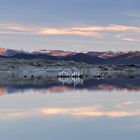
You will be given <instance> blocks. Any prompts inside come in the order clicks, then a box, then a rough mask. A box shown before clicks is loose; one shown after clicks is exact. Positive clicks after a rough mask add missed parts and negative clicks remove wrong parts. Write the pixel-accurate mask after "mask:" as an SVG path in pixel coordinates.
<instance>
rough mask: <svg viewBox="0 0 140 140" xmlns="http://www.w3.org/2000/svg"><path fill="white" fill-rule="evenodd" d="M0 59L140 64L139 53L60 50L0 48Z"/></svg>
mask: <svg viewBox="0 0 140 140" xmlns="http://www.w3.org/2000/svg"><path fill="white" fill-rule="evenodd" d="M0 56H1V57H12V58H13V57H14V58H26V59H33V58H35V59H38V58H39V59H49V60H64V61H77V62H85V63H89V64H140V51H128V52H126V51H125V52H122V51H117V52H112V51H105V52H96V51H95V52H93V51H92V52H84V53H83V52H71V51H62V50H39V51H32V52H29V51H25V50H14V49H4V48H0Z"/></svg>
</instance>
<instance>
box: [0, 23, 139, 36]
mask: <svg viewBox="0 0 140 140" xmlns="http://www.w3.org/2000/svg"><path fill="white" fill-rule="evenodd" d="M116 32H125V33H140V27H133V26H125V25H107V26H75V27H61V28H60V27H39V26H28V25H22V24H0V34H21V35H22V34H25V35H40V36H53V35H57V36H58V35H59V36H60V35H74V36H91V37H92V36H93V37H97V36H100V34H102V33H116Z"/></svg>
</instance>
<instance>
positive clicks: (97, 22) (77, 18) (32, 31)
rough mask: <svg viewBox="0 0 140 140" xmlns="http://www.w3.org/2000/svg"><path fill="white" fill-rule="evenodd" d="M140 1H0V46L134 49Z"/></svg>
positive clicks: (137, 40) (139, 34) (139, 35)
mask: <svg viewBox="0 0 140 140" xmlns="http://www.w3.org/2000/svg"><path fill="white" fill-rule="evenodd" d="M139 44H140V0H0V47H2V48H13V49H27V50H28V49H29V50H39V49H47V50H70V51H105V50H111V51H120V50H140V45H139Z"/></svg>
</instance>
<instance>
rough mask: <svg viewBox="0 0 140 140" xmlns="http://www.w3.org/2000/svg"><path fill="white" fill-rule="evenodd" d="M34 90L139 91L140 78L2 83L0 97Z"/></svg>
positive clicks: (65, 79)
mask: <svg viewBox="0 0 140 140" xmlns="http://www.w3.org/2000/svg"><path fill="white" fill-rule="evenodd" d="M28 90H33V91H34V93H36V92H37V93H38V92H39V91H44V92H43V93H51V92H53V93H54V92H55V93H61V92H62V93H63V92H69V91H72V90H93V91H96V90H104V91H112V90H120V91H121V90H123V91H126V92H127V91H139V90H140V78H139V77H138V78H115V79H81V78H58V79H48V80H42V79H40V80H39V79H38V80H33V79H30V80H28V81H7V82H3V83H0V95H1V96H2V95H5V94H14V93H17V92H20V93H25V92H26V91H28Z"/></svg>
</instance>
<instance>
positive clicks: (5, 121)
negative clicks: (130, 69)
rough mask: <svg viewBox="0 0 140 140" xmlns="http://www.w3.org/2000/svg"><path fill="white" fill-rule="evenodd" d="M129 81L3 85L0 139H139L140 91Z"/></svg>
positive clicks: (137, 85)
mask: <svg viewBox="0 0 140 140" xmlns="http://www.w3.org/2000/svg"><path fill="white" fill-rule="evenodd" d="M121 81H122V80H121ZM126 81H128V83H127V82H125V84H124V83H122V84H121V83H120V82H117V81H116V84H113V83H112V82H111V81H110V82H109V81H105V80H104V81H100V80H97V81H95V80H92V81H88V83H86V82H82V81H81V82H79V83H77V85H74V84H73V86H72V83H69V84H66V85H65V83H63V82H62V83H61V82H60V81H59V82H58V83H55V84H53V85H52V84H50V85H49V86H48V85H47V86H46V87H45V85H43V86H39V87H36V86H31V85H30V86H29V85H28V86H27V85H26V86H15V85H14V86H10V85H8V86H1V88H0V94H1V97H0V138H1V139H2V140H93V139H96V140H139V139H140V90H139V88H140V86H139V83H138V81H137V82H136V83H134V81H133V82H131V80H130V81H129V80H126Z"/></svg>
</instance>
